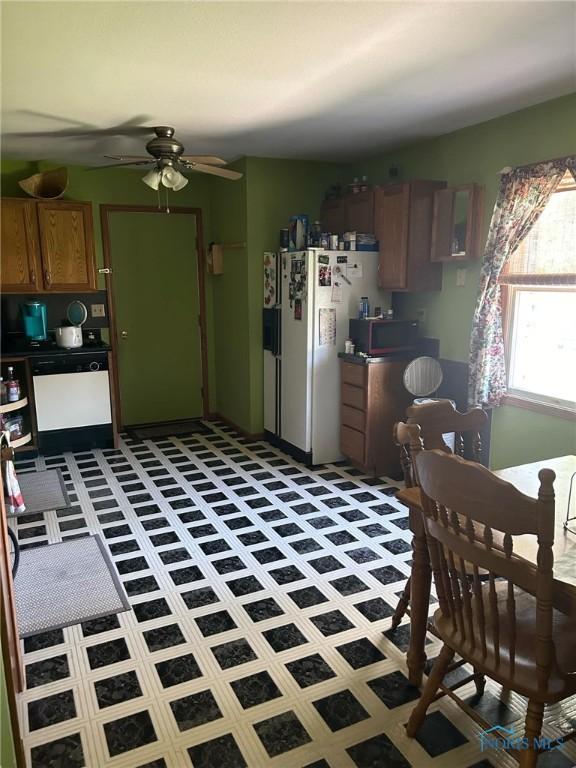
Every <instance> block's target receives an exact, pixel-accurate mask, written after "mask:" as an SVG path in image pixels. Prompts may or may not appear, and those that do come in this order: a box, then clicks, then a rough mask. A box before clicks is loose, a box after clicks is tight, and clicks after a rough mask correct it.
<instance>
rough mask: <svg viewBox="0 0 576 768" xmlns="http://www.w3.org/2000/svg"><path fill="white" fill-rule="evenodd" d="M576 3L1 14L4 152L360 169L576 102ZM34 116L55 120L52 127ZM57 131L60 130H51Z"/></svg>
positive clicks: (215, 5)
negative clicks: (189, 156) (113, 132)
mask: <svg viewBox="0 0 576 768" xmlns="http://www.w3.org/2000/svg"><path fill="white" fill-rule="evenodd" d="M575 8H576V5H575V4H574V3H572V2H552V1H547V2H538V1H536V2H522V1H519V2H484V1H481V2H474V1H473V2H466V1H462V0H460V2H457V1H456V0H445V2H435V1H434V0H430V1H428V2H427V1H425V0H423V1H422V2H407V1H406V0H404V1H403V2H247V3H245V2H191V1H190V2H138V1H136V2H134V1H133V2H113V3H109V2H83V1H81V0H80V1H74V2H49V1H48V0H44V1H43V2H23V1H22V0H12V1H10V2H6V0H5V1H4V2H3V3H2V17H3V18H2V21H3V23H2V133H3V134H4V136H3V146H2V151H3V153H4V154H5V155H7V156H11V157H24V158H27V159H54V160H58V161H63V162H69V163H76V162H80V163H87V164H98V163H102V162H104V161H103V159H102V155H103V154H104V153H106V152H108V153H110V152H112V153H130V154H141V153H142V150H143V145H144V142H145V140H146V139H145V138H138V139H135V138H127V137H125V136H120V135H118V136H106V137H98V138H94V137H91V138H87V137H79V138H78V137H76V138H67V139H64V138H62V137H61V136H49V135H47V136H46V135H45V136H13V135H10V134H13V133H20V132H44V131H46V132H57V131H61V130H66V129H71V128H72V129H74V128H78V129H79V130H84V129H86V128H91V127H93V128H97V129H102V128H110V127H112V126H117V125H120V124H122V123H125V122H126V121H130V120H132V119H134V118H136V119H137V121H140V122H141V123H142V124H144V125H158V124H163V125H173V126H175V127H176V129H177V136H178V138H180V140H181V141H183V142H184V144H185V145H186V150H187V152H189V153H201V152H210V153H220V154H222V155H223V156H224V157H226V158H229V159H231V158H234V157H237V156H239V155H259V156H270V157H304V158H305V157H310V158H319V159H339V158H345V159H346V158H351V157H354V156H356V155H361V154H368V153H370V152H373V151H376V150H378V149H383V148H386V147H390V146H397V145H399V144H403V143H406V142H408V141H411V140H414V139H417V138H421V137H428V136H435V135H438V134H442V133H446V132H449V131H452V130H455V129H458V128H461V127H464V126H466V125H471V124H474V123H478V122H481V121H482V120H486V119H490V118H492V117H496V116H498V115H501V114H505V113H507V112H513V111H515V110H517V109H520V108H522V107H525V106H529V105H532V104H536V103H538V102H542V101H546V100H548V99H552V98H554V97H556V96H560V95H563V94H566V93H569V92H571V91H574V90H576V80H575V63H576V41H575V29H576V25H575ZM37 113H46V115H47V116H43V115H42V114H37ZM50 115H52V116H53V117H50Z"/></svg>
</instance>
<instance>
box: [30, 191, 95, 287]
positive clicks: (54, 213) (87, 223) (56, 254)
mask: <svg viewBox="0 0 576 768" xmlns="http://www.w3.org/2000/svg"><path fill="white" fill-rule="evenodd" d="M38 225H39V230H40V243H41V251H42V267H43V280H44V288H45V290H47V291H55V292H57V291H70V290H75V291H91V290H96V288H97V284H96V270H95V263H94V262H95V258H94V234H93V230H92V204H91V203H78V202H39V203H38Z"/></svg>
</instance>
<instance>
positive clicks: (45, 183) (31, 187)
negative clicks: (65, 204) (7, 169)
mask: <svg viewBox="0 0 576 768" xmlns="http://www.w3.org/2000/svg"><path fill="white" fill-rule="evenodd" d="M18 184H19V185H20V187H21V188H22V189H23V190H24V192H26V193H27V194H28V195H30V196H31V197H36V198H40V199H43V200H56V199H57V198H59V197H62V195H63V194H64V192H66V187H67V186H68V169H67V168H54V170H53V171H43V172H42V173H35V174H34V175H33V176H28V178H27V179H22V181H19V182H18Z"/></svg>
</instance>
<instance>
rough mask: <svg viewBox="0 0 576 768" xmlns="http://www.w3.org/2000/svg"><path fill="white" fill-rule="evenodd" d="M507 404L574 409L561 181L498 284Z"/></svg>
mask: <svg viewBox="0 0 576 768" xmlns="http://www.w3.org/2000/svg"><path fill="white" fill-rule="evenodd" d="M500 282H501V284H502V293H503V307H504V320H505V335H506V357H507V372H508V393H509V394H508V397H507V401H508V402H513V403H516V404H518V405H525V406H527V407H530V406H533V407H542V406H548V407H549V408H550V407H555V408H561V409H574V408H575V407H576V402H575V401H576V184H575V183H574V180H573V178H572V176H571V175H570V173H567V174H566V176H565V177H564V178H563V180H562V182H561V184H560V186H559V187H558V190H557V191H556V192H555V193H554V194H553V195H552V197H551V198H550V201H549V202H548V204H547V206H546V208H545V209H544V211H543V212H542V214H541V216H540V218H539V219H538V221H537V222H536V224H535V225H534V227H533V228H532V230H531V231H530V232H529V234H528V235H527V237H526V238H525V239H524V240H523V241H522V243H521V244H520V246H519V247H518V248H517V249H516V251H515V252H514V254H513V255H512V257H511V258H510V260H509V262H508V264H507V265H506V267H505V269H504V271H503V274H502V276H501V278H500Z"/></svg>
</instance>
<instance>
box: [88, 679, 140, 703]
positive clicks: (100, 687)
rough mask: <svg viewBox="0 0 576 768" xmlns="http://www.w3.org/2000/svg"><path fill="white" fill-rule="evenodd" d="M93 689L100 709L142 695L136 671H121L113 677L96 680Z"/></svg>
mask: <svg viewBox="0 0 576 768" xmlns="http://www.w3.org/2000/svg"><path fill="white" fill-rule="evenodd" d="M94 689H95V692H96V699H97V700H98V706H99V707H100V708H101V709H104V708H105V707H111V706H113V705H114V704H121V703H122V702H124V701H130V699H135V698H137V697H138V696H142V689H141V687H140V683H139V681H138V676H137V674H136V672H123V673H122V674H120V675H115V676H114V677H107V678H105V679H104V680H97V681H96V682H95V683H94Z"/></svg>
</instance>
